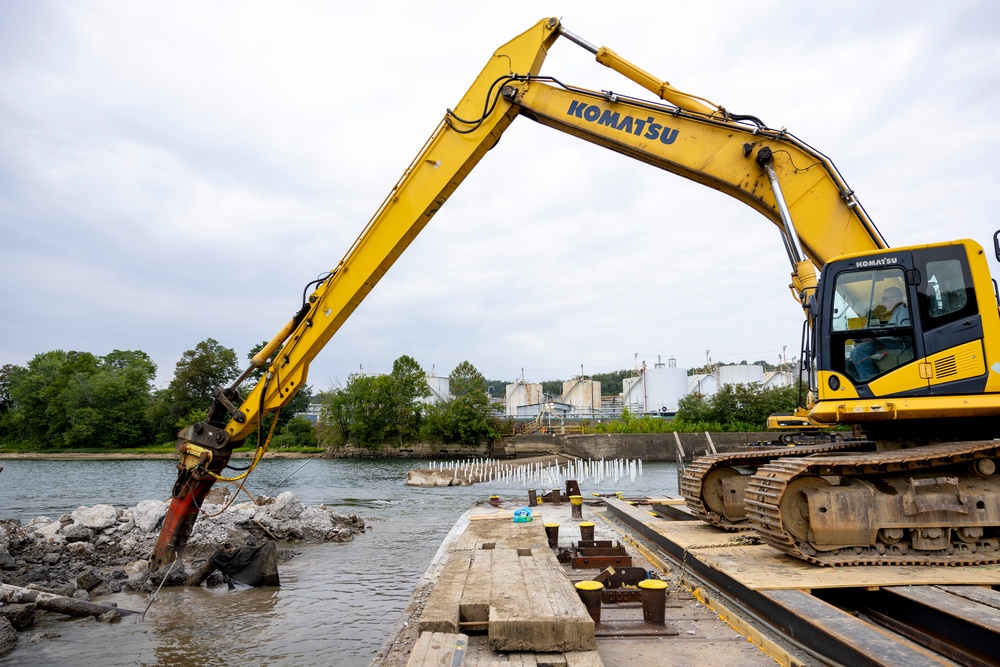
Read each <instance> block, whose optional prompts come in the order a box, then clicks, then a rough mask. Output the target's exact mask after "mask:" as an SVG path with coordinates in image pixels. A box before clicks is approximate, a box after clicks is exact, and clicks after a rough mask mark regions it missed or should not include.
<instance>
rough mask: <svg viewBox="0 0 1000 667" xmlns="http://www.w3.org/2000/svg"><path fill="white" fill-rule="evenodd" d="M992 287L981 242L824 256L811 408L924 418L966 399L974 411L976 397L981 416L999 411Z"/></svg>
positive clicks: (844, 418) (826, 415) (824, 415)
mask: <svg viewBox="0 0 1000 667" xmlns="http://www.w3.org/2000/svg"><path fill="white" fill-rule="evenodd" d="M990 286H991V279H990V276H989V269H988V267H987V265H986V260H985V257H984V252H983V249H982V247H981V246H979V245H978V244H977V243H975V242H974V241H968V240H963V241H955V242H951V243H941V244H934V245H925V246H912V247H905V248H895V249H892V250H882V251H878V252H872V253H865V254H864V255H855V256H851V257H841V258H836V259H834V260H832V261H830V262H828V263H827V264H826V266H824V268H823V271H822V274H821V278H820V287H819V300H818V309H817V310H816V311H815V313H816V316H815V319H814V322H813V334H814V338H813V345H814V347H813V349H814V353H815V368H816V371H817V372H816V376H815V385H814V389H815V391H816V395H817V396H818V399H819V400H818V402H817V405H815V406H814V408H813V410H812V412H811V416H813V418H817V417H819V420H820V421H821V422H833V421H836V422H837V423H845V422H847V423H852V422H853V423H862V422H882V421H886V420H893V421H895V420H899V419H900V418H908V419H910V418H912V419H916V420H918V421H921V422H922V423H923V424H924V425H929V424H931V423H932V422H931V421H923V420H925V419H926V420H934V419H936V418H941V417H944V416H946V415H948V414H954V415H956V416H957V415H958V412H959V410H960V409H963V406H964V409H965V410H966V412H965V414H964V416H966V417H974V416H976V415H975V414H974V411H975V408H974V407H973V406H970V405H969V403H968V401H967V400H966V399H967V398H969V397H975V399H976V400H977V401H982V406H981V413H982V414H981V415H980V416H982V417H987V416H989V415H994V416H995V415H996V414H997V412H998V407H1000V405H998V403H1000V398H998V397H997V396H996V395H995V392H997V391H998V390H1000V386H997V385H996V383H995V382H991V374H990V373H989V372H988V369H987V362H986V355H987V353H988V352H989V344H988V342H987V341H992V340H997V338H996V334H997V333H1000V331H998V329H1000V323H998V317H997V308H996V304H995V303H994V302H993V301H994V300H993V298H992V297H993V290H992V289H991V288H990ZM994 375H995V374H994ZM990 393H994V396H993V397H992V398H988V399H987V398H985V397H987V396H988V395H989V394H990ZM888 398H894V399H900V400H898V401H888V400H885V399H888ZM970 411H971V412H972V413H973V414H970ZM991 437H992V436H991Z"/></svg>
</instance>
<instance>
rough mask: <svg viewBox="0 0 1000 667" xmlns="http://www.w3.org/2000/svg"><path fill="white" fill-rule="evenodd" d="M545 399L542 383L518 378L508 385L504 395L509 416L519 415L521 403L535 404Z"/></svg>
mask: <svg viewBox="0 0 1000 667" xmlns="http://www.w3.org/2000/svg"><path fill="white" fill-rule="evenodd" d="M542 401H543V396H542V385H541V384H538V383H534V382H525V381H524V380H518V381H517V382H514V383H513V384H509V385H507V390H506V393H505V395H504V405H505V406H506V410H505V412H506V414H507V416H509V417H516V416H517V408H518V406H521V405H535V404H536V403H541V402H542Z"/></svg>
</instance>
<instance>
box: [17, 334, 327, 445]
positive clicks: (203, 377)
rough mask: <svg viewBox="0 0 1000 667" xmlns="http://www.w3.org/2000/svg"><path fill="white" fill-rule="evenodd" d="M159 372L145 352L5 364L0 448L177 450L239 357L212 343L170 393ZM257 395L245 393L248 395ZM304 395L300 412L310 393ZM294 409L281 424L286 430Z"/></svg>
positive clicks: (183, 368) (184, 364) (190, 361)
mask: <svg viewBox="0 0 1000 667" xmlns="http://www.w3.org/2000/svg"><path fill="white" fill-rule="evenodd" d="M262 347H263V343H261V344H260V345H258V346H256V347H255V349H254V350H252V351H251V352H250V355H248V356H252V355H253V354H254V353H255V352H256V351H258V350H260V349H261V348H262ZM156 371H157V368H156V364H155V363H154V362H153V360H152V359H151V358H150V357H149V355H148V354H146V353H145V352H142V351H139V350H114V351H113V352H111V353H109V354H106V355H104V356H98V355H94V354H91V353H90V352H77V351H69V352H67V351H64V350H52V351H50V352H43V353H41V354H37V355H35V357H34V358H32V359H31V361H29V362H28V363H27V364H26V365H24V366H18V365H15V364H6V365H4V366H3V367H2V368H0V445H3V446H11V447H18V448H24V449H42V450H44V449H64V448H71V449H89V448H93V449H107V448H110V449H122V448H131V447H144V446H149V445H162V444H166V443H172V442H174V439H175V438H176V435H177V431H178V430H180V429H181V428H183V427H184V426H187V425H188V424H191V423H194V422H196V421H200V420H202V419H204V418H205V417H206V416H207V411H208V408H209V406H210V405H211V402H212V390H213V389H214V388H215V387H217V386H228V385H229V384H231V383H232V382H233V381H234V380H235V379H236V378H237V377H239V373H240V367H239V358H238V355H237V354H236V352H235V351H234V350H232V349H231V348H227V347H225V346H223V345H221V344H220V343H219V342H218V341H216V340H214V339H211V338H208V339H206V340H204V341H202V342H200V343H198V344H197V345H196V346H195V347H194V348H192V349H190V350H187V351H186V352H184V354H183V355H182V356H181V358H180V360H179V361H178V362H177V365H176V367H175V369H174V376H173V379H171V381H170V383H169V384H168V385H167V386H166V387H165V388H162V389H157V388H156V387H155V386H154V384H153V380H154V379H155V377H156ZM258 377H259V373H258ZM254 381H256V378H251V379H250V380H249V382H254ZM251 387H252V384H248V385H247V386H244V387H241V391H243V392H244V395H246V392H248V391H249V389H250V388H251ZM299 393H300V396H297V397H296V401H297V407H300V408H301V407H302V406H304V403H308V401H309V390H308V388H304V389H303V391H301V392H299ZM303 401H304V403H303ZM293 402H295V401H293ZM295 407H296V406H293V408H292V410H288V409H287V408H286V411H287V412H286V414H285V415H284V417H283V418H282V417H279V421H280V422H281V421H283V422H284V423H287V422H288V421H289V420H290V419H291V417H292V415H293V414H294V409H295ZM267 425H268V426H269V424H267ZM279 425H283V424H279Z"/></svg>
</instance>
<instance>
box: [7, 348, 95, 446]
mask: <svg viewBox="0 0 1000 667" xmlns="http://www.w3.org/2000/svg"><path fill="white" fill-rule="evenodd" d="M96 368H97V357H95V356H94V355H92V354H90V353H89V352H64V351H63V350H52V351H51V352H43V353H41V354H37V355H35V357H34V358H33V359H32V360H31V361H29V362H28V365H27V367H26V368H25V369H24V372H20V373H17V374H16V381H15V382H13V383H12V385H11V387H10V390H9V391H10V398H11V401H12V403H13V405H14V406H16V411H15V413H14V415H13V420H12V422H13V427H14V431H15V434H16V435H15V437H17V439H18V440H20V441H22V442H25V443H28V444H32V445H35V446H37V447H42V448H50V447H62V446H64V445H65V444H66V443H65V434H66V432H67V431H68V430H69V427H70V423H69V413H68V411H67V405H66V393H67V389H68V388H69V387H70V384H71V383H73V384H80V383H83V382H84V378H85V377H86V376H88V375H90V374H91V373H93V372H94V371H95V370H96Z"/></svg>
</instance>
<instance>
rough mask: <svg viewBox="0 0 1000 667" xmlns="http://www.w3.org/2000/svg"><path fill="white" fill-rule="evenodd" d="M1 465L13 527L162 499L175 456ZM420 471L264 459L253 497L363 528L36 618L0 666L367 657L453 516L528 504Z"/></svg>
mask: <svg viewBox="0 0 1000 667" xmlns="http://www.w3.org/2000/svg"><path fill="white" fill-rule="evenodd" d="M0 465H2V466H3V468H4V470H3V472H2V474H0V518H13V519H21V520H22V521H24V522H27V521H28V520H29V519H31V518H32V517H35V516H50V517H52V518H58V517H59V516H60V515H62V514H67V513H69V512H72V511H73V510H74V509H76V508H77V507H79V506H81V505H95V504H98V503H109V504H112V505H115V506H116V507H131V506H134V505H136V504H137V503H138V502H139V501H141V500H147V499H151V498H160V499H166V498H167V497H168V496H169V493H170V487H171V485H172V484H173V480H174V476H175V470H174V463H173V462H171V461H165V460H131V461H29V460H5V461H2V462H0ZM427 465H428V462H427V461H415V460H409V461H400V460H384V461H381V460H379V461H361V460H353V459H352V460H343V459H305V460H303V459H265V460H264V461H262V462H261V464H260V465H259V466H258V468H257V470H256V471H255V472H254V474H253V475H252V476H251V478H250V480H249V482H248V484H247V487H248V489H249V490H250V491H251V493H253V494H254V495H258V494H261V493H264V494H268V495H277V494H278V493H280V492H282V491H293V492H295V493H296V494H297V495H298V496H299V498H300V499H301V500H302V502H303V503H305V504H307V505H311V504H319V503H323V504H325V505H326V506H328V507H332V508H334V509H336V511H338V512H339V513H341V514H356V515H358V516H360V517H362V518H364V519H365V522H366V524H367V526H368V529H367V531H366V532H365V534H363V535H357V536H355V539H354V541H353V542H348V543H344V544H320V545H298V544H296V545H291V546H290V548H292V549H293V550H295V551H296V552H297V555H296V556H295V557H294V558H292V559H291V560H290V561H287V562H284V563H282V564H280V566H279V574H280V576H281V587H280V588H269V589H240V590H233V591H229V590H225V587H220V588H219V589H213V590H206V589H200V588H199V589H187V588H185V589H163V590H162V591H161V592H160V594H159V596H158V597H157V600H156V603H155V604H154V605H153V607H152V608H151V609H150V610H149V612H148V613H147V614H146V617H145V620H144V621H139V620H138V617H126V619H125V620H124V621H123V622H122V623H120V624H114V625H109V624H103V623H95V622H93V621H91V620H79V619H69V618H64V617H60V616H56V615H54V614H45V615H44V620H43V621H42V622H41V623H40V624H38V625H36V628H35V629H33V630H31V631H28V632H25V633H22V635H21V640H20V642H19V644H18V647H17V648H16V649H15V650H14V651H12V652H11V653H9V654H7V655H6V656H4V657H2V658H0V665H24V666H28V665H90V664H94V665H96V664H100V665H106V666H109V667H111V666H115V665H122V666H125V665H164V666H166V665H177V666H184V667H187V666H194V665H199V666H200V665H261V664H266V665H289V666H291V665H296V666H298V665H337V666H340V665H344V666H346V667H354V666H363V665H368V664H369V663H370V662H371V660H372V658H373V657H374V655H375V653H376V651H377V650H378V649H379V648H380V647H381V646H382V644H383V642H384V641H385V639H386V638H387V637H388V635H389V634H390V633H391V631H392V630H393V628H394V627H395V625H396V623H397V622H398V620H399V618H400V615H401V613H402V612H403V610H404V609H405V607H406V604H407V602H408V601H409V597H410V594H411V592H412V590H413V586H414V585H415V584H416V582H417V580H418V579H419V577H420V575H421V574H423V572H424V570H425V569H426V568H427V566H428V565H429V563H430V561H431V559H432V558H433V556H434V554H435V553H436V551H437V549H438V547H439V546H440V544H441V541H442V540H443V539H444V537H445V535H447V533H448V531H449V530H451V528H452V526H453V525H454V523H455V521H456V520H457V519H458V518H459V517H460V516H461V515H462V513H464V512H465V511H466V510H468V509H469V508H470V507H472V506H473V505H474V504H476V503H485V501H487V500H488V498H489V496H491V495H498V496H500V498H501V500H503V501H504V504H505V506H508V507H510V506H515V505H521V504H526V502H527V489H528V488H529V487H528V486H524V485H514V484H510V485H507V484H505V483H503V482H500V483H492V484H477V485H473V486H466V487H462V486H455V487H445V488H433V489H431V488H417V487H409V486H406V484H405V483H404V479H405V476H406V471H407V470H409V469H410V468H417V467H427ZM289 475H290V476H289ZM286 477H287V479H285V478H286ZM282 480H284V481H282ZM279 484H280V486H278V485H279ZM276 487H277V488H276ZM530 488H541V489H544V488H546V487H544V486H540V485H538V484H533V485H531V486H530ZM580 488H581V491H582V492H583V494H584V495H585V496H587V495H589V494H591V493H595V492H597V493H611V492H615V491H622V492H624V493H625V494H626V495H628V496H633V495H634V496H649V497H659V496H664V495H676V494H677V473H676V469H675V467H674V464H673V463H664V462H656V463H646V464H644V465H643V470H642V474H641V476H638V477H636V480H635V482H634V483H631V482H630V479H629V477H627V476H626V477H623V478H622V479H621V480H620V481H619V482H617V483H616V482H615V481H614V480H613V479H611V478H606V479H605V480H604V481H602V482H601V483H600V484H596V483H593V482H591V481H585V480H580ZM0 577H2V573H0ZM110 599H111V600H113V601H115V602H117V603H118V605H119V606H121V607H124V608H128V609H133V610H138V611H142V610H143V609H145V607H146V605H147V603H148V600H147V597H146V596H145V595H144V594H139V593H121V594H118V595H115V596H113V597H112V598H110ZM101 601H104V602H107V601H108V599H105V600H101ZM43 635H44V637H43Z"/></svg>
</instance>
